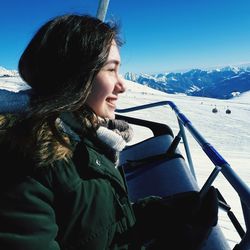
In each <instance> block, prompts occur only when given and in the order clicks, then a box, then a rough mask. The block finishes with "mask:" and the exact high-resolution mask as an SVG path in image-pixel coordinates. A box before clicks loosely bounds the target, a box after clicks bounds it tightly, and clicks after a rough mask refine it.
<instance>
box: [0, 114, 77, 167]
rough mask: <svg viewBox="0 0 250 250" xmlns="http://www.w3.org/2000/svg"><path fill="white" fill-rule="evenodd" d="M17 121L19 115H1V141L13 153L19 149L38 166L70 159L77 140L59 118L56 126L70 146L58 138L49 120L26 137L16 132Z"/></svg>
mask: <svg viewBox="0 0 250 250" xmlns="http://www.w3.org/2000/svg"><path fill="white" fill-rule="evenodd" d="M17 121H18V116H17V115H14V114H7V115H0V143H1V144H2V143H3V144H4V145H5V146H6V147H8V148H9V149H10V150H11V151H12V152H13V155H14V154H15V151H17V152H19V153H21V154H22V155H24V157H28V158H31V159H32V160H33V161H34V162H35V165H36V166H37V167H41V166H48V165H53V162H54V161H57V160H69V158H71V157H72V154H73V152H72V150H73V148H74V147H75V145H76V141H75V138H73V137H72V136H71V135H70V133H67V131H65V128H64V125H63V123H62V122H61V121H60V119H59V118H58V119H57V120H56V127H57V129H58V131H59V133H60V136H61V137H62V138H63V140H64V141H65V142H66V143H67V144H68V146H66V145H64V144H62V143H61V142H60V141H58V140H57V139H56V137H55V136H54V134H53V132H52V130H51V128H50V126H49V125H48V123H47V122H45V123H44V124H43V125H42V126H41V127H40V128H39V129H38V131H37V132H36V134H34V132H32V131H30V133H26V136H25V137H24V136H23V135H22V134H20V133H17V132H16V128H15V125H16V124H17ZM27 135H28V136H27ZM34 138H35V139H34Z"/></svg>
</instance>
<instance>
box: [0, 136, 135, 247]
mask: <svg viewBox="0 0 250 250" xmlns="http://www.w3.org/2000/svg"><path fill="white" fill-rule="evenodd" d="M0 156H1V172H2V174H1V177H0V181H1V183H0V249H3V250H59V249H63V250H66V249H67V250H80V249H81V250H104V249H135V247H134V246H133V244H134V242H133V240H131V238H130V231H131V228H132V227H133V226H134V224H135V216H134V212H133V210H132V207H131V204H130V202H129V200H128V195H127V190H126V186H125V183H124V179H123V177H122V174H121V173H120V172H119V171H118V170H117V169H116V168H115V167H114V164H113V163H112V162H111V161H110V160H109V159H108V158H107V157H106V156H105V153H104V151H103V150H102V148H101V147H98V146H96V144H95V143H93V142H92V141H91V140H87V139H84V140H82V141H80V142H79V143H78V144H77V146H76V147H75V150H74V153H73V155H72V157H71V158H67V159H59V160H55V161H53V162H52V163H51V164H49V165H48V166H43V167H39V168H35V169H34V166H33V165H34V164H33V162H32V160H30V159H25V158H24V157H23V156H22V155H21V154H18V153H17V152H16V151H12V150H11V149H10V148H9V147H8V145H4V144H3V143H1V144H0Z"/></svg>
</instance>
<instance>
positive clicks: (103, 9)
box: [96, 0, 109, 21]
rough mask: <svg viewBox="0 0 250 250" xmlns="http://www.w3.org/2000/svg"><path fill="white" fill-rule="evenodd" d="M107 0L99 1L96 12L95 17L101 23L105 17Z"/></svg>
mask: <svg viewBox="0 0 250 250" xmlns="http://www.w3.org/2000/svg"><path fill="white" fill-rule="evenodd" d="M108 5H109V0H100V1H99V6H98V10H97V14H96V17H97V18H98V19H100V20H101V21H104V20H105V16H106V13H107V10H108Z"/></svg>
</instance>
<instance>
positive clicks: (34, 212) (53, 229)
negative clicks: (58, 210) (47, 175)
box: [0, 177, 60, 250]
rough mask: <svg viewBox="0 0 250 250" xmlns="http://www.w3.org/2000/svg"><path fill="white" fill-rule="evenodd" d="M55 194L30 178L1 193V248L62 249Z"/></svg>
mask: <svg viewBox="0 0 250 250" xmlns="http://www.w3.org/2000/svg"><path fill="white" fill-rule="evenodd" d="M52 200H53V194H52V192H51V191H50V190H49V189H47V188H46V187H44V186H43V185H41V184H40V183H39V182H38V181H36V180H34V179H33V178H31V177H25V180H22V181H20V182H19V183H18V184H16V185H14V186H12V187H10V188H8V189H7V190H4V191H3V190H1V204H0V248H1V249H6V250H7V249H11V250H20V249H25V250H34V249H36V250H45V249H46V250H59V249H60V247H59V245H58V243H57V242H56V240H55V238H56V235H57V231H58V227H57V225H56V219H55V214H54V210H53V208H52V205H51V204H52Z"/></svg>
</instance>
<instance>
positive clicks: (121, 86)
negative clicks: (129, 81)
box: [116, 76, 126, 93]
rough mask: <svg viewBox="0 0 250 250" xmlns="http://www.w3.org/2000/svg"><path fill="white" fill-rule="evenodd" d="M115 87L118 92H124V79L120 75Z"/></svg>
mask: <svg viewBox="0 0 250 250" xmlns="http://www.w3.org/2000/svg"><path fill="white" fill-rule="evenodd" d="M116 87H117V89H118V91H119V93H124V92H125V91H126V83H125V79H124V78H123V77H122V76H118V81H117V84H116Z"/></svg>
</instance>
